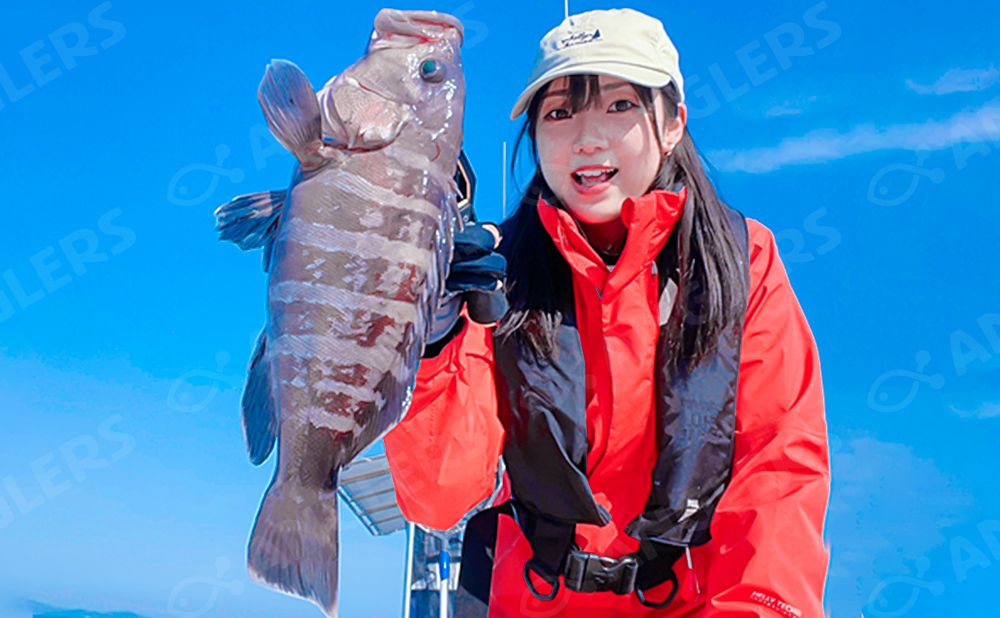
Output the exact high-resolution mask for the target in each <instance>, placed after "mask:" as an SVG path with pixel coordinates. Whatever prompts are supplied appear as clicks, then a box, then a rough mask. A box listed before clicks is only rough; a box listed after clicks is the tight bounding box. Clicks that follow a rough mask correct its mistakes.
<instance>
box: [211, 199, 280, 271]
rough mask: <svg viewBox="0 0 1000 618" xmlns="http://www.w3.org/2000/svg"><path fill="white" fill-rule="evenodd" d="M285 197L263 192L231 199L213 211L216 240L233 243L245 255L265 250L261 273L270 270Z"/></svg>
mask: <svg viewBox="0 0 1000 618" xmlns="http://www.w3.org/2000/svg"><path fill="white" fill-rule="evenodd" d="M287 195H288V194H287V192H286V191H263V192H261V193H251V194H248V195H240V196H238V197H234V198H233V199H232V200H230V201H229V202H228V203H226V204H223V205H222V206H219V207H218V208H216V209H215V229H216V231H218V232H219V240H229V241H232V242H233V243H235V244H236V245H237V246H238V247H239V248H240V249H243V250H244V251H247V250H249V249H257V248H258V247H264V270H265V271H267V270H269V268H270V264H271V250H272V248H273V244H274V236H275V234H276V233H277V230H278V223H279V222H280V220H281V212H282V210H283V209H284V207H285V198H286V197H287Z"/></svg>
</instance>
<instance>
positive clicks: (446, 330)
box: [424, 223, 509, 357]
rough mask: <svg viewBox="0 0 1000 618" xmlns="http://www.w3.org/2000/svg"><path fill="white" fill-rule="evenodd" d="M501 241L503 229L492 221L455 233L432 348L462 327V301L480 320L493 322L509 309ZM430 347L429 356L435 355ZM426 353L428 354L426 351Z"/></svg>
mask: <svg viewBox="0 0 1000 618" xmlns="http://www.w3.org/2000/svg"><path fill="white" fill-rule="evenodd" d="M499 245H500V230H499V229H497V227H496V226H495V225H493V224H491V223H485V224H480V223H466V224H465V228H464V229H463V230H462V231H461V232H458V233H456V234H455V250H454V251H455V252H454V255H453V256H452V260H451V270H450V272H449V273H448V280H447V281H445V290H446V293H445V297H444V298H443V299H442V300H441V304H440V305H439V307H438V312H437V314H436V315H435V318H434V327H433V329H432V332H431V336H430V338H429V339H428V347H429V348H437V349H438V350H440V348H441V347H443V344H444V343H447V341H449V340H450V339H451V338H452V337H454V335H456V334H457V332H458V331H460V330H461V328H456V327H457V326H461V325H459V324H458V320H459V314H460V313H461V311H462V305H463V304H467V305H468V308H469V317H470V318H472V320H473V321H475V322H478V323H480V324H493V323H495V322H497V321H498V320H499V319H500V318H502V317H503V316H504V315H505V314H506V313H507V309H508V308H509V307H508V304H507V293H506V290H505V289H504V279H505V278H506V276H507V260H506V258H504V256H502V255H500V254H499V253H497V252H496V247H497V246H499ZM430 351H431V352H432V353H431V354H430V356H434V355H436V352H435V351H434V350H433V349H432V350H430ZM424 356H425V357H427V356H429V355H428V354H427V353H426V352H425V354H424Z"/></svg>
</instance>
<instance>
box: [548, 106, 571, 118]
mask: <svg viewBox="0 0 1000 618" xmlns="http://www.w3.org/2000/svg"><path fill="white" fill-rule="evenodd" d="M569 116H570V114H569V111H568V110H566V109H564V108H562V107H557V108H555V109H553V110H551V111H549V113H547V114H545V117H546V118H547V119H549V120H563V119H565V118H569Z"/></svg>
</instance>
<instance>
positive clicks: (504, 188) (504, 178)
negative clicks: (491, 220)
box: [500, 142, 507, 221]
mask: <svg viewBox="0 0 1000 618" xmlns="http://www.w3.org/2000/svg"><path fill="white" fill-rule="evenodd" d="M500 179H501V182H500V186H501V187H502V189H501V195H502V196H503V201H502V202H500V205H501V206H500V207H501V209H502V210H503V218H502V219H501V221H503V220H504V219H506V218H507V142H504V143H503V165H501V166H500Z"/></svg>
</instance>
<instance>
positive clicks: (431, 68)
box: [420, 58, 445, 83]
mask: <svg viewBox="0 0 1000 618" xmlns="http://www.w3.org/2000/svg"><path fill="white" fill-rule="evenodd" d="M420 78H421V79H423V80H424V81H426V82H431V83H438V82H442V81H444V78H445V68H444V65H443V64H441V63H440V62H438V61H437V60H435V59H434V58H428V59H426V60H424V61H423V62H421V63H420Z"/></svg>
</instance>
